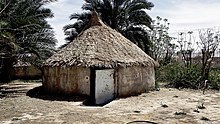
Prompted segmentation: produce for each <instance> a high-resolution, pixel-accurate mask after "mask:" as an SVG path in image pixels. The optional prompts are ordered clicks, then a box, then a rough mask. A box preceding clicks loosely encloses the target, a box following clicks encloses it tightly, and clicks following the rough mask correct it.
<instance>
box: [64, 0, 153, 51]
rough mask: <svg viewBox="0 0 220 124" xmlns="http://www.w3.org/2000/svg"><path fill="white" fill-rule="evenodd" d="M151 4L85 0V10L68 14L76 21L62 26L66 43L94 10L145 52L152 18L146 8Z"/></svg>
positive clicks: (141, 0) (137, 0) (139, 0)
mask: <svg viewBox="0 0 220 124" xmlns="http://www.w3.org/2000/svg"><path fill="white" fill-rule="evenodd" d="M153 6H154V5H153V3H151V2H148V1H147V0H85V4H84V5H83V6H82V9H83V10H85V11H84V12H83V13H74V14H72V15H70V19H71V20H73V19H76V20H77V21H76V22H75V23H74V24H69V25H66V26H64V27H63V30H64V32H65V35H66V36H67V37H66V40H67V44H68V42H71V41H72V40H73V39H74V38H75V37H76V36H77V35H78V34H79V33H80V32H82V31H83V29H84V27H85V26H86V25H87V24H88V22H89V19H90V17H91V12H92V11H93V10H96V11H97V13H98V14H99V15H100V17H101V19H102V21H103V22H104V23H106V24H107V25H109V26H110V27H111V28H113V29H115V30H117V31H119V32H120V33H121V34H123V35H124V36H125V37H127V38H128V39H129V40H131V41H132V42H134V43H135V44H137V45H138V46H139V47H140V48H142V49H143V50H144V51H145V52H149V47H150V41H149V39H148V32H147V28H152V27H151V23H152V19H151V17H150V16H149V15H148V14H147V13H146V10H150V9H151V8H152V7H153ZM64 46H65V45H64Z"/></svg>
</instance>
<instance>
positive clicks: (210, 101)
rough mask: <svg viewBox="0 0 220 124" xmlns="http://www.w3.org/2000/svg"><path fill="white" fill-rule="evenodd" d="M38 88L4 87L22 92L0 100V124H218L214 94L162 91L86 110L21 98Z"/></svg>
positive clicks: (219, 105)
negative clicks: (148, 123)
mask: <svg viewBox="0 0 220 124" xmlns="http://www.w3.org/2000/svg"><path fill="white" fill-rule="evenodd" d="M39 85H40V84H39V83H37V84H36V83H28V84H27V83H21V82H19V83H14V84H8V86H9V87H10V86H11V87H15V86H17V87H16V88H14V89H16V91H20V90H19V87H18V86H20V88H21V89H22V88H23V90H21V91H22V92H20V94H19V95H15V96H13V97H2V98H1V99H0V123H1V124H30V123H31V124H79V123H81V124H98V123H105V124H108V123H109V124H112V123H117V124H126V123H129V122H130V123H132V122H133V123H135V122H134V121H139V123H140V124H147V122H146V121H151V122H155V123H159V124H189V123H191V124H220V92H218V91H208V92H207V93H206V94H205V95H203V94H202V92H201V91H194V90H177V89H164V88H162V89H161V90H160V91H154V92H150V93H145V94H142V95H140V96H134V97H129V98H123V99H117V100H114V101H112V102H111V103H109V104H107V105H105V106H103V107H91V106H90V107H89V106H83V105H82V101H78V102H73V101H72V102H68V101H56V100H54V101H53V100H43V99H39V98H31V97H29V96H26V95H25V94H26V92H27V91H28V90H29V89H32V88H33V87H37V86H39ZM24 86H25V87H24ZM1 87H3V86H1ZM2 89H3V88H1V90H0V91H3V90H2ZM5 89H6V88H5ZM12 89H13V88H12ZM1 93H2V92H1ZM2 94H3V93H2ZM15 94H16V93H15ZM199 108H200V109H199ZM202 108H204V109H202ZM202 119H203V120H202ZM207 120H209V121H207ZM141 121H142V122H141ZM137 123H138V122H136V124H137Z"/></svg>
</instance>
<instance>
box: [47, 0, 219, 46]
mask: <svg viewBox="0 0 220 124" xmlns="http://www.w3.org/2000/svg"><path fill="white" fill-rule="evenodd" d="M149 1H150V2H153V3H154V5H155V6H154V7H153V8H152V10H151V11H147V12H148V14H149V15H150V16H151V17H152V18H153V19H155V17H156V16H160V17H162V18H167V19H168V21H169V22H170V23H171V25H170V35H172V36H177V33H178V32H181V31H189V30H193V31H196V30H197V29H201V28H212V27H218V28H219V26H220V0H149ZM83 3H84V0H74V1H73V0H58V2H54V3H52V4H49V5H47V7H48V8H50V9H52V11H53V13H54V16H55V17H54V18H52V19H48V21H49V23H50V24H51V26H52V27H53V28H54V31H55V33H56V38H57V40H58V46H60V45H62V44H64V43H65V40H64V38H65V36H64V33H63V30H62V28H63V26H64V25H66V24H70V23H73V21H70V20H69V16H70V14H72V13H75V12H81V11H82V10H81V6H82V5H83Z"/></svg>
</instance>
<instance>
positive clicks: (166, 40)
mask: <svg viewBox="0 0 220 124" xmlns="http://www.w3.org/2000/svg"><path fill="white" fill-rule="evenodd" d="M152 27H153V30H151V31H150V40H151V42H152V46H151V50H150V51H151V53H150V55H151V56H152V57H153V58H154V59H155V60H156V61H159V62H160V63H161V64H168V63H170V62H171V58H172V56H173V54H174V53H175V50H176V47H177V45H175V44H174V43H171V41H172V40H173V39H174V37H170V36H169V33H168V30H169V23H168V19H162V18H161V17H159V16H157V17H156V20H154V21H153V25H152Z"/></svg>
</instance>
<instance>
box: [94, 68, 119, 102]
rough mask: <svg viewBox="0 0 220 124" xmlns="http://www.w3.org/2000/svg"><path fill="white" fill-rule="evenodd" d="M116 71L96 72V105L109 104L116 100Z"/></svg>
mask: <svg viewBox="0 0 220 124" xmlns="http://www.w3.org/2000/svg"><path fill="white" fill-rule="evenodd" d="M114 88H115V84H114V69H105V70H95V104H96V105H101V104H107V103H109V102H111V101H112V100H113V99H114V98H115V96H114V95H115V89H114Z"/></svg>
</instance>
